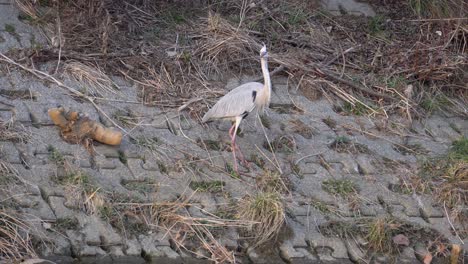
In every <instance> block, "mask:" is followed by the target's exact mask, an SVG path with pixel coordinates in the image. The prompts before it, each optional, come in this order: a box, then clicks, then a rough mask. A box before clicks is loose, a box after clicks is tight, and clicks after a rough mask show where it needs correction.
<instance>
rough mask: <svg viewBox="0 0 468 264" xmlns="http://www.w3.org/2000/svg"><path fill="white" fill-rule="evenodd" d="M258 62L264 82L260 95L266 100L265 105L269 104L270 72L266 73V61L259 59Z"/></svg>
mask: <svg viewBox="0 0 468 264" xmlns="http://www.w3.org/2000/svg"><path fill="white" fill-rule="evenodd" d="M260 62H261V64H262V73H263V81H264V87H263V91H262V94H263V96H265V99H266V100H267V104H268V103H270V95H271V80H270V72H269V71H268V61H267V59H266V58H261V59H260ZM267 106H268V105H267Z"/></svg>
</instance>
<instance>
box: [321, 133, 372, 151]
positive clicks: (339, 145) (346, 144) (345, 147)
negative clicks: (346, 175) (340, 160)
mask: <svg viewBox="0 0 468 264" xmlns="http://www.w3.org/2000/svg"><path fill="white" fill-rule="evenodd" d="M330 148H331V149H333V150H335V151H337V152H339V153H346V152H347V153H353V154H357V153H368V152H369V149H368V148H367V147H366V146H365V145H363V144H359V143H356V142H352V141H351V140H350V139H349V138H347V137H346V136H338V137H337V138H336V139H335V140H334V141H333V142H332V143H331V145H330Z"/></svg>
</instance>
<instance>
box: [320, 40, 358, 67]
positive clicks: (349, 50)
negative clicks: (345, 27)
mask: <svg viewBox="0 0 468 264" xmlns="http://www.w3.org/2000/svg"><path fill="white" fill-rule="evenodd" d="M359 47H361V45H358V46H355V47H351V48H349V49H347V50H345V51H343V52H342V53H340V54H338V55H336V56H335V57H334V58H333V59H331V60H330V61H328V62H326V63H325V64H324V65H323V66H325V67H327V66H330V64H332V63H333V62H335V61H336V60H337V59H339V58H340V57H343V56H344V55H345V54H346V53H349V52H352V51H354V50H355V49H356V48H359Z"/></svg>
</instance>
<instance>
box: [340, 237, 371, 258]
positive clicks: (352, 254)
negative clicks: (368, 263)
mask: <svg viewBox="0 0 468 264" xmlns="http://www.w3.org/2000/svg"><path fill="white" fill-rule="evenodd" d="M344 243H345V246H346V250H347V251H348V257H349V259H350V260H351V261H352V262H353V263H363V262H365V259H366V252H365V250H364V249H363V248H362V247H361V246H359V245H358V244H357V243H356V241H354V240H353V239H345V240H344Z"/></svg>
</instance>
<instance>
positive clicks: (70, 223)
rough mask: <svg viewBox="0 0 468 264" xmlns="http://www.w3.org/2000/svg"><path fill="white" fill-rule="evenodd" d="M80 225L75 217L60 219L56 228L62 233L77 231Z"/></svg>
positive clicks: (55, 224)
mask: <svg viewBox="0 0 468 264" xmlns="http://www.w3.org/2000/svg"><path fill="white" fill-rule="evenodd" d="M78 225H79V223H78V220H77V219H76V218H74V217H67V218H59V219H57V221H55V223H54V226H55V228H56V229H57V230H60V231H65V230H76V228H77V227H78Z"/></svg>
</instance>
